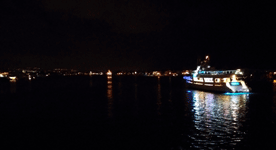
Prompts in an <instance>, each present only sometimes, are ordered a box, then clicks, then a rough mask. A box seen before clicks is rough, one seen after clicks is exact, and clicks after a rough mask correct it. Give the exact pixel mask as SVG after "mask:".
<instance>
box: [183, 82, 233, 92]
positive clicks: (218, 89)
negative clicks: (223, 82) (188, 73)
mask: <svg viewBox="0 0 276 150" xmlns="http://www.w3.org/2000/svg"><path fill="white" fill-rule="evenodd" d="M187 87H188V88H192V89H198V90H202V91H212V92H223V93H224V92H232V90H231V89H229V88H228V87H227V86H205V85H196V84H191V83H187Z"/></svg>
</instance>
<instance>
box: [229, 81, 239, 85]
mask: <svg viewBox="0 0 276 150" xmlns="http://www.w3.org/2000/svg"><path fill="white" fill-rule="evenodd" d="M230 85H232V86H237V85H240V82H230Z"/></svg>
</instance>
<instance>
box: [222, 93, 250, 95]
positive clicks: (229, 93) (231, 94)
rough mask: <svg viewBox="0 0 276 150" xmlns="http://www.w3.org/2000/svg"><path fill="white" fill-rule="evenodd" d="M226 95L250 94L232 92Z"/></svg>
mask: <svg viewBox="0 0 276 150" xmlns="http://www.w3.org/2000/svg"><path fill="white" fill-rule="evenodd" d="M225 94H226V95H243V94H250V93H249V92H248V93H246V92H243V93H230V92H227V93H225Z"/></svg>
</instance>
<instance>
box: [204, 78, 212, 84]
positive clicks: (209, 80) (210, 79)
mask: <svg viewBox="0 0 276 150" xmlns="http://www.w3.org/2000/svg"><path fill="white" fill-rule="evenodd" d="M204 81H205V82H210V83H213V82H214V81H213V78H204Z"/></svg>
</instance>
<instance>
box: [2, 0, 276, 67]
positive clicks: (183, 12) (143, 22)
mask: <svg viewBox="0 0 276 150" xmlns="http://www.w3.org/2000/svg"><path fill="white" fill-rule="evenodd" d="M274 6H275V4H274V3H264V2H238V3H237V2H234V1H231V2H226V1H206V0H204V1H192V2H185V1H183V0H167V1H162V0H132V1H130V0H104V1H103V0H20V1H15V0H2V1H1V2H0V12H1V14H0V17H1V22H0V40H1V42H0V44H1V45H0V47H1V54H0V68H7V67H28V66H30V67H34V66H37V67H43V68H57V67H62V68H75V69H89V70H90V69H92V70H98V69H103V70H106V69H112V70H114V71H115V70H166V69H172V70H180V69H195V67H196V62H197V58H198V57H201V58H203V57H204V55H206V54H208V55H210V58H211V65H212V66H214V67H216V68H225V69H230V68H232V69H234V68H259V69H276V63H275V62H274V61H275V60H276V59H275V58H276V57H275V54H274V51H275V50H276V49H275V48H276V47H275V27H276V26H275V19H276V16H275V11H274V9H275V8H274Z"/></svg>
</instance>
